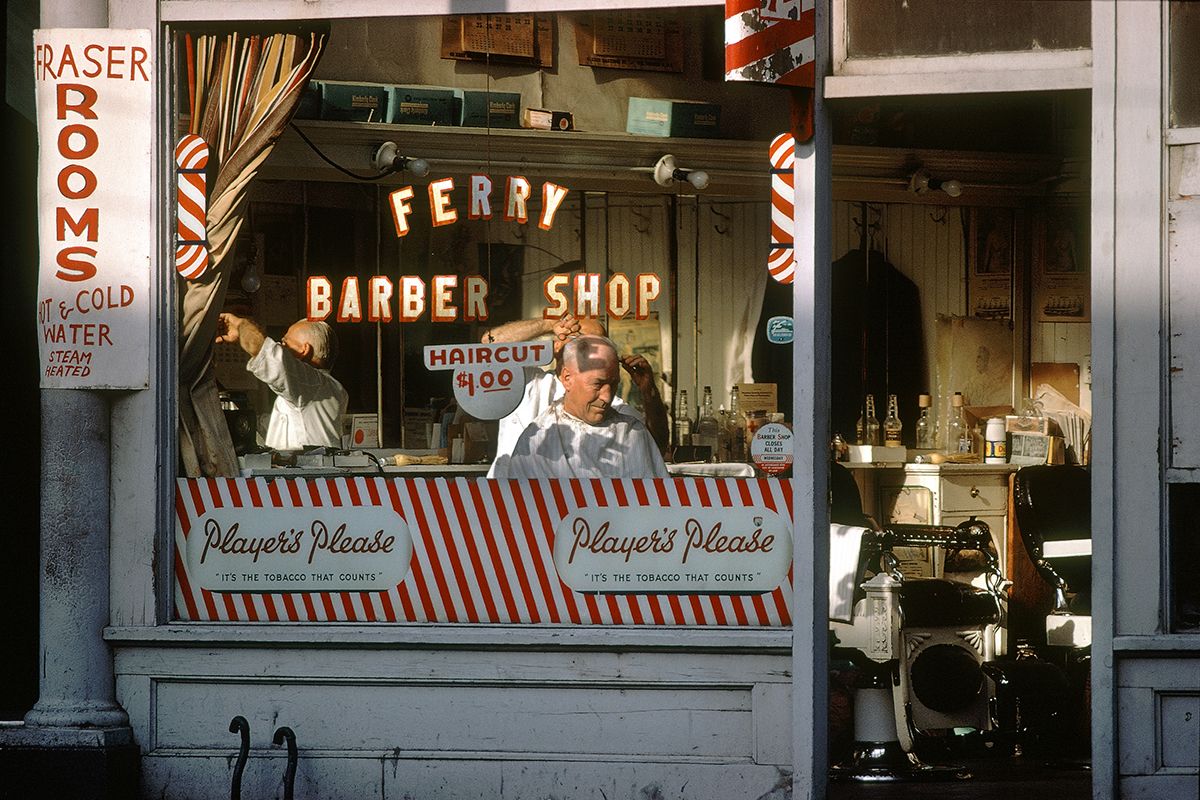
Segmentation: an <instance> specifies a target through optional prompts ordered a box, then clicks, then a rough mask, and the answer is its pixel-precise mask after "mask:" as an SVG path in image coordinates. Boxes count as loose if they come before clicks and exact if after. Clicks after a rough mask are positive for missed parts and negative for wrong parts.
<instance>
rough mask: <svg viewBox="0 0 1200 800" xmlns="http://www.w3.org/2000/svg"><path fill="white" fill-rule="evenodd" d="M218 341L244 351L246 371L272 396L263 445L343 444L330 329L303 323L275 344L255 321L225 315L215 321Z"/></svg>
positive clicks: (342, 402) (342, 399)
mask: <svg viewBox="0 0 1200 800" xmlns="http://www.w3.org/2000/svg"><path fill="white" fill-rule="evenodd" d="M217 341H218V342H228V343H231V344H237V345H239V346H240V347H241V348H242V350H244V351H246V354H247V355H249V356H250V360H249V361H248V362H246V369H247V370H248V371H249V372H250V374H251V375H253V376H254V377H256V378H258V379H259V380H260V381H262V382H263V383H265V384H266V385H267V386H269V387H270V389H271V391H272V392H274V393H275V405H274V407H272V409H271V422H270V424H269V425H268V427H267V436H266V445H267V447H270V448H272V449H273V450H301V449H303V448H305V447H311V446H324V447H341V446H342V415H343V414H345V413H346V405H347V394H346V390H345V389H344V388H342V385H341V384H340V383H338V381H337V379H336V378H334V377H333V376H332V375H330V374H329V369H330V367H332V366H333V360H334V358H335V357H336V356H337V339H336V338H334V333H333V329H332V328H330V327H329V326H328V325H327V324H325V323H324V322H309V321H308V320H303V319H302V320H300V321H299V322H297V323H295V324H293V325H292V327H290V328H288V330H287V333H285V334H284V335H283V338H281V339H280V340H279V341H278V342H276V341H275V340H274V339H272V338H270V337H269V336H267V335H266V334H265V333H264V332H263V329H262V328H261V327H259V325H258V323H257V322H255V321H254V320H252V319H245V318H242V317H238V316H235V315H233V314H228V313H226V314H221V316H220V318H219V319H218V321H217Z"/></svg>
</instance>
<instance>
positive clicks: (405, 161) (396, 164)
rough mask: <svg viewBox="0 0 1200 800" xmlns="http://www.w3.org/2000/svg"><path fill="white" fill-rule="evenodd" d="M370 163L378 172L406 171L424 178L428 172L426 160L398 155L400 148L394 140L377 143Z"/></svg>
mask: <svg viewBox="0 0 1200 800" xmlns="http://www.w3.org/2000/svg"><path fill="white" fill-rule="evenodd" d="M371 163H372V164H373V165H374V166H375V169H376V170H377V171H378V172H385V173H387V172H404V171H408V172H410V173H412V174H413V175H415V176H416V177H418V178H424V177H425V176H426V175H428V174H429V162H428V161H426V160H425V159H423V158H413V157H411V156H402V155H400V150H399V148H398V147H397V145H396V143H395V142H384V143H383V144H381V145H379V148H378V149H377V150H376V151H375V158H374V159H372V161H371Z"/></svg>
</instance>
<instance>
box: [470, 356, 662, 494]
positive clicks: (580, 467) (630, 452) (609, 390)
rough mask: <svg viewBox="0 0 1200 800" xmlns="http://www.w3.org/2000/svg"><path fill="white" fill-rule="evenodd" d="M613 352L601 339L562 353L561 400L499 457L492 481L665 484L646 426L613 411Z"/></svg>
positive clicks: (615, 360)
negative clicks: (597, 480)
mask: <svg viewBox="0 0 1200 800" xmlns="http://www.w3.org/2000/svg"><path fill="white" fill-rule="evenodd" d="M617 363H618V358H617V348H616V345H614V344H613V343H612V342H611V341H609V340H608V339H605V338H603V337H600V336H581V337H579V338H576V339H572V340H571V341H569V342H567V343H566V345H564V346H563V348H562V358H561V362H560V368H559V380H561V381H562V386H563V390H564V394H563V396H562V398H561V399H559V400H556V401H554V402H553V403H551V404H550V406H549V407H548V408H546V410H545V411H543V412H542V413H541V414H540V415H538V418H537V419H535V420H534V421H533V422H532V423H531V424H530V425H529V426H528V427H527V428H526V429H525V431H524V432H523V433H522V434H521V436H520V438H518V439H517V443H516V445H515V446H514V447H513V450H512V453H511V454H505V455H500V456H498V457H497V458H496V461H495V462H494V463H493V464H492V469H491V471H490V472H489V473H488V476H489V477H493V478H665V477H668V475H667V467H666V464H664V463H663V459H662V455H661V454H660V453H659V451H658V446H657V445H656V444H655V443H654V439H653V437H651V436H650V432H649V431H648V430H646V426H645V425H643V424H642V423H641V422H640V421H639V420H637V419H635V418H634V417H630V416H628V415H626V414H618V413H617V412H615V411H614V410H613V408H612V401H613V396H614V395H615V393H616V388H617V379H618V377H619V375H620V373H619V368H618V367H617Z"/></svg>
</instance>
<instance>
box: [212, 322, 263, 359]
mask: <svg viewBox="0 0 1200 800" xmlns="http://www.w3.org/2000/svg"><path fill="white" fill-rule="evenodd" d="M266 338H267V335H266V334H265V333H264V332H263V329H262V328H261V327H259V325H258V323H257V322H255V321H254V320H252V319H248V318H246V317H239V316H237V315H236V314H230V313H228V312H225V313H222V314H221V316H219V317H217V338H216V341H217V342H218V343H228V344H236V345H238V346H239V347H241V348H242V349H243V350H245V351H246V354H247V355H248V356H250V357H251V358H254V357H255V356H256V355H258V351H259V350H262V346H263V341H264V340H265V339H266Z"/></svg>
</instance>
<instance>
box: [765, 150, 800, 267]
mask: <svg viewBox="0 0 1200 800" xmlns="http://www.w3.org/2000/svg"><path fill="white" fill-rule="evenodd" d="M768 153H769V155H770V159H771V249H770V250H768V251H767V271H768V272H770V273H771V277H772V278H774V279H775V280H777V281H779V282H780V283H791V282H792V281H793V280H795V278H796V247H795V243H796V234H795V228H796V217H795V213H796V205H795V204H796V200H795V198H796V189H795V183H796V139H795V138H794V137H793V136H792V135H791V134H790V133H781V134H779V135H778V136H776V137H775V138H774V139H772V140H771V147H770V149H769V150H768Z"/></svg>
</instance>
